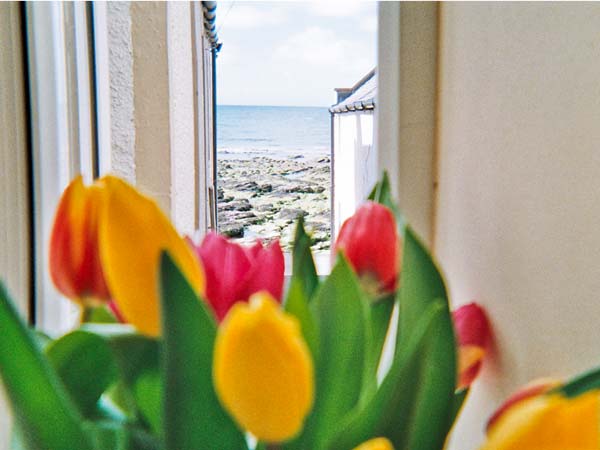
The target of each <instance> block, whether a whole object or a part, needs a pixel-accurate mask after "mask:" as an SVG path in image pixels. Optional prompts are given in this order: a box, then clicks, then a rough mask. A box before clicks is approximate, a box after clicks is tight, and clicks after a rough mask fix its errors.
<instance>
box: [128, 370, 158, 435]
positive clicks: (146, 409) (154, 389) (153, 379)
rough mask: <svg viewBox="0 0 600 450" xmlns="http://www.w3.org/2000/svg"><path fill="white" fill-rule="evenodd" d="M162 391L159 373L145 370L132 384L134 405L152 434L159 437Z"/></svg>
mask: <svg viewBox="0 0 600 450" xmlns="http://www.w3.org/2000/svg"><path fill="white" fill-rule="evenodd" d="M163 395H164V389H163V384H162V378H161V376H160V372H158V371H157V370H147V371H145V372H143V373H141V374H140V375H139V377H138V378H137V379H136V380H135V383H134V384H133V396H134V399H135V402H136V405H137V407H138V409H139V411H140V413H141V414H142V416H143V417H144V419H146V421H147V422H148V423H149V424H150V428H151V429H152V430H153V431H154V433H156V434H158V435H161V434H162V429H163V420H162V407H163V405H162V398H163Z"/></svg>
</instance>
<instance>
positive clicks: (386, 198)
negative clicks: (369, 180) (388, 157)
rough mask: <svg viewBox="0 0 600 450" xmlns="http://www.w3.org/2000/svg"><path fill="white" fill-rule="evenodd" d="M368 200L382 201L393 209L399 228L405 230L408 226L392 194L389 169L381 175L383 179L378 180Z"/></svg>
mask: <svg viewBox="0 0 600 450" xmlns="http://www.w3.org/2000/svg"><path fill="white" fill-rule="evenodd" d="M367 198H368V200H372V201H374V202H377V203H381V204H382V205H385V206H387V207H388V208H390V209H391V210H392V212H393V213H394V216H395V217H396V222H397V224H398V229H400V230H403V229H404V227H405V226H406V220H405V219H404V216H403V215H402V213H401V212H400V208H398V205H397V204H396V202H395V201H394V198H393V196H392V188H391V186H390V177H389V176H388V173H387V171H384V172H383V176H382V177H381V181H378V182H377V183H376V184H375V186H374V187H373V190H372V191H371V193H370V194H369V197H367Z"/></svg>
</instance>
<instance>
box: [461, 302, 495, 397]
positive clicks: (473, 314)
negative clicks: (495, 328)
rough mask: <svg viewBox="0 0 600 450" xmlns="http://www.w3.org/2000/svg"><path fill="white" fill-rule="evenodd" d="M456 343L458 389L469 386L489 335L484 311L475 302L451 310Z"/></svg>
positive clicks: (479, 366)
mask: <svg viewBox="0 0 600 450" xmlns="http://www.w3.org/2000/svg"><path fill="white" fill-rule="evenodd" d="M452 319H453V321H454V329H455V331H456V337H457V341H458V342H457V343H458V374H459V375H458V378H459V380H458V387H457V388H458V389H463V388H466V387H469V386H470V385H471V383H472V382H473V381H474V380H475V378H476V377H477V375H478V374H479V370H480V369H481V364H482V362H483V358H484V357H485V354H486V352H487V345H488V341H489V337H490V324H489V322H488V319H487V317H486V314H485V311H484V310H483V308H481V306H479V305H478V304H476V303H470V304H468V305H464V306H461V307H460V308H458V309H457V310H456V311H453V312H452Z"/></svg>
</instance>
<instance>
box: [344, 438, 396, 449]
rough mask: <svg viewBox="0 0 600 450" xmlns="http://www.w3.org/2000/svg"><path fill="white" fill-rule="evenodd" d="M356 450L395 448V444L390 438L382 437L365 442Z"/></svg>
mask: <svg viewBox="0 0 600 450" xmlns="http://www.w3.org/2000/svg"><path fill="white" fill-rule="evenodd" d="M354 450H394V446H393V445H392V443H391V442H390V441H389V440H388V439H386V438H383V437H380V438H375V439H371V440H369V441H367V442H364V443H362V444H360V445H359V446H358V447H356V448H354Z"/></svg>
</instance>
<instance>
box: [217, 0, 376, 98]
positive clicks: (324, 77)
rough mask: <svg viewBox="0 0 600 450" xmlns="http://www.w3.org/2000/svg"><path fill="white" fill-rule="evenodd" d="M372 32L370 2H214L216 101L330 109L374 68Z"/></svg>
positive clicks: (373, 22)
mask: <svg viewBox="0 0 600 450" xmlns="http://www.w3.org/2000/svg"><path fill="white" fill-rule="evenodd" d="M376 31H377V4H376V2H370V1H361V2H353V1H345V2H341V3H338V2H330V1H321V2H318V3H310V2H240V1H237V2H218V3H217V34H218V37H219V41H220V42H222V43H223V47H222V49H221V52H220V53H219V55H218V57H217V103H218V104H220V105H286V106H331V105H332V104H334V103H335V100H336V95H335V92H334V88H337V87H351V86H353V85H354V84H355V83H356V82H357V81H358V80H360V79H361V78H362V77H363V76H364V75H365V74H366V73H367V72H369V71H370V70H371V69H372V68H373V67H375V65H376V54H377V51H376V34H377V33H376Z"/></svg>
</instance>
